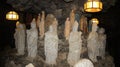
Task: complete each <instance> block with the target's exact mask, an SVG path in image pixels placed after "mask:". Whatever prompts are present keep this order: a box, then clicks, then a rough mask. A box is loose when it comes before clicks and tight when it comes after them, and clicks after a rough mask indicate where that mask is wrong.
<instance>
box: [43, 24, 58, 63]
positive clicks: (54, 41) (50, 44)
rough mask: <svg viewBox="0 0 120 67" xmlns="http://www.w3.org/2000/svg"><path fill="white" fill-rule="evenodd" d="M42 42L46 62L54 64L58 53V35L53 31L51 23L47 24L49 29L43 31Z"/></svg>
mask: <svg viewBox="0 0 120 67" xmlns="http://www.w3.org/2000/svg"><path fill="white" fill-rule="evenodd" d="M44 43H45V44H44V50H45V56H46V63H47V64H49V65H56V59H57V55H58V35H57V33H56V32H55V31H54V29H53V27H52V25H50V26H49V30H48V31H47V32H46V33H45V40H44Z"/></svg>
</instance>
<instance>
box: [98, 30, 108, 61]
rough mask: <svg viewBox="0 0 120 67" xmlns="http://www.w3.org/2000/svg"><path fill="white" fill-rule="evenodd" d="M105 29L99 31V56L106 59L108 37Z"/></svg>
mask: <svg viewBox="0 0 120 67" xmlns="http://www.w3.org/2000/svg"><path fill="white" fill-rule="evenodd" d="M104 32H105V30H104V28H100V29H98V42H99V47H98V49H99V56H101V57H102V59H105V46H106V35H105V34H104Z"/></svg>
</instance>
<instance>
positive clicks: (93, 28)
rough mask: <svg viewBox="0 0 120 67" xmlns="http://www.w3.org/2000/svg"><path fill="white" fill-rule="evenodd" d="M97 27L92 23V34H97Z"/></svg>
mask: <svg viewBox="0 0 120 67" xmlns="http://www.w3.org/2000/svg"><path fill="white" fill-rule="evenodd" d="M97 29H98V26H97V23H92V32H97Z"/></svg>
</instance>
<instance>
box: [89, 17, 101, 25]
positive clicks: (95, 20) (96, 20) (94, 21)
mask: <svg viewBox="0 0 120 67" xmlns="http://www.w3.org/2000/svg"><path fill="white" fill-rule="evenodd" d="M91 21H92V23H96V24H99V21H98V19H97V18H93V19H91Z"/></svg>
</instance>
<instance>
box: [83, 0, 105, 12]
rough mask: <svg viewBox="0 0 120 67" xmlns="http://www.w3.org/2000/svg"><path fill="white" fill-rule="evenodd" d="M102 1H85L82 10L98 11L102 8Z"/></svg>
mask: <svg viewBox="0 0 120 67" xmlns="http://www.w3.org/2000/svg"><path fill="white" fill-rule="evenodd" d="M102 7H103V5H102V2H100V1H94V0H92V1H87V2H86V3H85V4H84V10H85V11H86V12H99V11H101V10H102Z"/></svg>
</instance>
